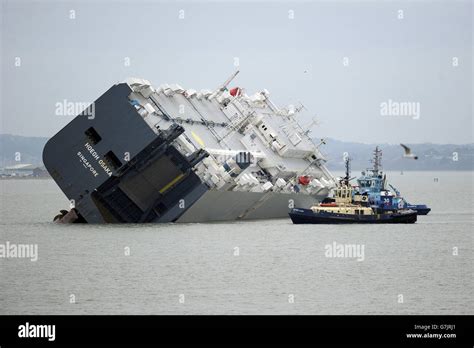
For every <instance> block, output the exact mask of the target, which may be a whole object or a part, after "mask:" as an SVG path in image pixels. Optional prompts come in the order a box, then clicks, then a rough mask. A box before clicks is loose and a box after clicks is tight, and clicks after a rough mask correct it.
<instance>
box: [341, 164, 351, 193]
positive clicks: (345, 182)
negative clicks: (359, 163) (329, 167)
mask: <svg viewBox="0 0 474 348" xmlns="http://www.w3.org/2000/svg"><path fill="white" fill-rule="evenodd" d="M344 165H345V167H346V175H345V176H344V178H343V179H342V180H341V183H342V184H343V185H346V186H349V181H351V159H350V158H349V157H347V158H346V160H345V162H344Z"/></svg>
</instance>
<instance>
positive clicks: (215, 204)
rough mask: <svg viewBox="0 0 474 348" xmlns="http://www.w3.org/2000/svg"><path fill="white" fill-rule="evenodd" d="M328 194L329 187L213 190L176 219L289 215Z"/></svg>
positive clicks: (268, 217) (243, 218)
mask: <svg viewBox="0 0 474 348" xmlns="http://www.w3.org/2000/svg"><path fill="white" fill-rule="evenodd" d="M325 197H327V191H324V192H321V193H320V194H318V195H303V194H297V193H294V194H287V193H278V192H270V193H265V192H263V193H260V192H259V193H257V192H239V191H218V190H209V191H207V192H206V193H205V194H204V195H203V196H201V198H200V199H199V200H198V201H197V202H195V203H194V204H193V205H192V206H191V207H189V209H187V210H186V212H184V214H182V215H181V216H180V218H179V219H178V220H176V222H185V223H190V222H212V221H232V220H256V219H276V218H287V217H288V212H289V211H290V210H291V208H293V207H294V206H306V207H309V206H311V205H314V204H315V203H316V202H319V201H321V200H322V199H324V198H325Z"/></svg>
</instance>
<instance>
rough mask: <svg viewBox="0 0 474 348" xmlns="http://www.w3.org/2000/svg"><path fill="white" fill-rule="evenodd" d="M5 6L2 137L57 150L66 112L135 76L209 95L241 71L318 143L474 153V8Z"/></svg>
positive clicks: (463, 4)
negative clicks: (34, 140)
mask: <svg viewBox="0 0 474 348" xmlns="http://www.w3.org/2000/svg"><path fill="white" fill-rule="evenodd" d="M0 1H1V2H2V9H1V13H2V24H1V29H2V30H1V36H2V50H1V58H2V62H1V68H2V73H1V83H2V90H1V97H2V100H1V129H0V133H11V134H18V135H29V136H48V137H49V136H52V135H54V133H55V132H57V131H58V130H59V129H61V128H62V127H63V126H64V125H65V124H67V123H68V122H69V121H70V120H71V119H72V117H70V116H58V115H56V114H55V110H56V103H58V102H62V101H63V100H67V101H71V102H84V101H93V100H95V99H97V98H98V97H99V96H100V95H101V94H102V93H103V92H105V91H106V90H107V89H108V88H109V87H110V86H112V85H113V84H114V83H117V82H119V81H122V80H124V79H125V78H127V77H129V76H135V77H142V78H145V79H148V80H150V81H151V82H152V83H153V84H154V85H156V86H158V85H160V84H162V83H175V82H176V83H179V84H180V85H182V86H183V87H185V88H194V89H202V88H212V89H213V88H216V87H218V86H219V85H220V84H221V83H222V82H224V81H225V80H226V78H227V77H228V76H229V75H230V74H231V73H232V72H233V71H234V70H235V69H236V67H235V66H234V64H235V63H236V59H235V58H238V63H239V67H238V69H240V70H241V72H240V74H239V76H238V77H237V78H236V80H235V81H234V82H233V83H232V86H234V85H238V86H241V87H244V88H246V91H247V93H249V94H250V93H253V92H255V91H258V90H262V89H263V88H266V89H268V90H269V91H270V97H271V98H272V100H273V101H274V102H275V103H276V104H277V105H285V104H290V103H292V104H298V102H301V103H303V104H304V106H305V107H306V109H307V111H305V114H304V115H301V116H300V117H301V123H302V124H308V123H309V121H310V120H311V118H312V117H313V116H315V117H316V119H317V120H318V121H319V123H320V124H319V126H315V127H314V128H313V133H312V134H313V135H314V136H317V137H332V138H336V139H340V140H345V141H359V142H365V143H373V142H379V143H382V142H389V143H399V142H405V143H422V142H434V143H468V142H473V141H474V140H473V108H472V107H473V105H472V92H473V91H472V81H473V70H472V61H473V44H472V32H473V5H472V2H471V1H444V2H428V1H422V2H420V1H417V2H411V1H410V2H407V1H403V2H397V1H391V2H375V1H361V2H359V1H339V2H328V1H318V2H297V3H292V2H287V1H278V2H262V1H260V2H251V1H246V2H243V3H238V2H225V3H219V2H210V1H200V2H199V1H198V2H195V1H194V2H190V1H182V2H177V3H173V2H167V1H160V2H156V1H131V0H130V1H103V2H101V3H99V4H97V3H96V2H92V1H85V2H75V1H61V2H60V1H44V2H43V1H42V2H39V1H34V2H33V1H5V0H0ZM71 11H73V12H71ZM71 17H75V18H71ZM180 17H181V18H180ZM183 17H184V18H183ZM127 57H128V59H129V62H130V65H129V66H125V65H126V64H125V63H126V62H127ZM20 60H21V61H20ZM19 63H20V64H19ZM390 100H391V101H392V104H391V105H392V107H393V105H395V104H393V102H395V103H397V102H410V103H414V104H410V105H412V106H413V107H419V113H418V115H417V114H416V113H415V110H416V108H414V109H413V110H411V114H408V115H398V116H397V115H396V111H394V109H391V110H392V111H393V112H392V114H389V115H384V114H383V112H382V110H381V104H382V105H383V103H387V104H388V102H389V101H390ZM387 104H385V105H387ZM418 116H419V117H418Z"/></svg>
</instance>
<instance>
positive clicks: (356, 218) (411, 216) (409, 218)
mask: <svg viewBox="0 0 474 348" xmlns="http://www.w3.org/2000/svg"><path fill="white" fill-rule="evenodd" d="M289 215H290V218H291V220H292V221H293V223H294V224H354V223H355V224H368V223H372V224H413V223H415V222H416V215H417V214H416V212H415V211H413V210H407V211H403V212H397V213H387V214H376V215H353V214H339V213H327V212H319V213H315V212H313V211H312V210H311V209H301V208H295V209H292V210H291V212H290V213H289Z"/></svg>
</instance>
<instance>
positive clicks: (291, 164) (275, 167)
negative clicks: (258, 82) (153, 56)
mask: <svg viewBox="0 0 474 348" xmlns="http://www.w3.org/2000/svg"><path fill="white" fill-rule="evenodd" d="M237 73H238V71H237V72H235V73H234V74H233V75H232V76H231V77H230V78H229V79H228V80H227V81H226V82H225V83H224V84H222V85H221V86H220V87H219V88H217V89H216V90H201V91H197V90H194V89H184V88H183V87H181V86H180V85H178V84H172V85H168V84H164V85H161V86H160V87H159V88H155V87H153V86H152V85H151V83H150V82H149V81H147V80H143V79H137V78H130V79H127V80H126V81H125V82H123V83H118V84H116V85H114V86H112V87H111V88H110V89H109V90H108V91H106V92H105V93H104V94H103V95H102V96H101V97H99V98H98V99H97V100H96V101H95V102H94V103H93V104H91V107H90V108H88V109H86V110H84V112H82V113H81V114H80V115H78V116H77V117H75V118H74V119H73V120H72V121H71V122H70V123H69V124H67V125H66V126H65V127H64V128H63V129H61V130H60V131H59V132H58V133H57V134H56V135H54V136H53V137H52V138H51V139H50V140H49V141H48V142H47V144H46V145H45V148H44V151H43V162H44V165H45V167H46V169H47V170H48V172H49V173H50V174H51V176H52V177H53V179H54V180H55V181H56V183H57V184H58V186H59V187H60V188H61V190H62V191H63V192H64V194H65V195H66V196H67V198H68V199H69V200H70V201H71V208H72V209H71V210H70V211H69V212H67V211H62V214H61V215H59V216H58V217H57V220H58V221H63V222H65V221H67V222H88V223H141V222H209V221H228V220H249V219H265V218H283V217H287V216H288V211H289V210H290V209H291V208H293V207H295V206H311V205H313V204H315V203H317V202H319V201H321V200H322V199H324V198H325V197H327V196H328V194H329V192H330V191H331V189H332V188H334V187H335V184H336V180H335V178H334V177H333V176H332V175H331V173H330V172H329V171H328V170H327V168H326V167H325V162H326V159H325V158H324V156H323V155H322V154H321V152H320V150H319V147H320V146H321V145H322V144H324V141H323V140H321V143H319V144H316V143H314V142H313V141H312V139H311V137H310V130H309V129H307V128H308V127H304V126H302V125H301V124H300V123H299V122H298V120H297V116H298V113H300V112H301V111H302V109H303V108H304V107H303V106H301V107H294V106H291V105H290V106H288V107H281V108H280V107H277V106H276V105H275V104H274V103H273V102H272V101H271V100H270V99H269V92H268V91H267V90H265V89H264V90H263V91H260V92H257V93H255V94H253V95H250V96H249V95H247V93H246V92H245V90H244V89H242V88H240V87H234V88H228V85H229V83H230V82H231V80H232V79H233V78H234V77H235V76H236V75H237ZM91 111H92V112H91Z"/></svg>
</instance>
